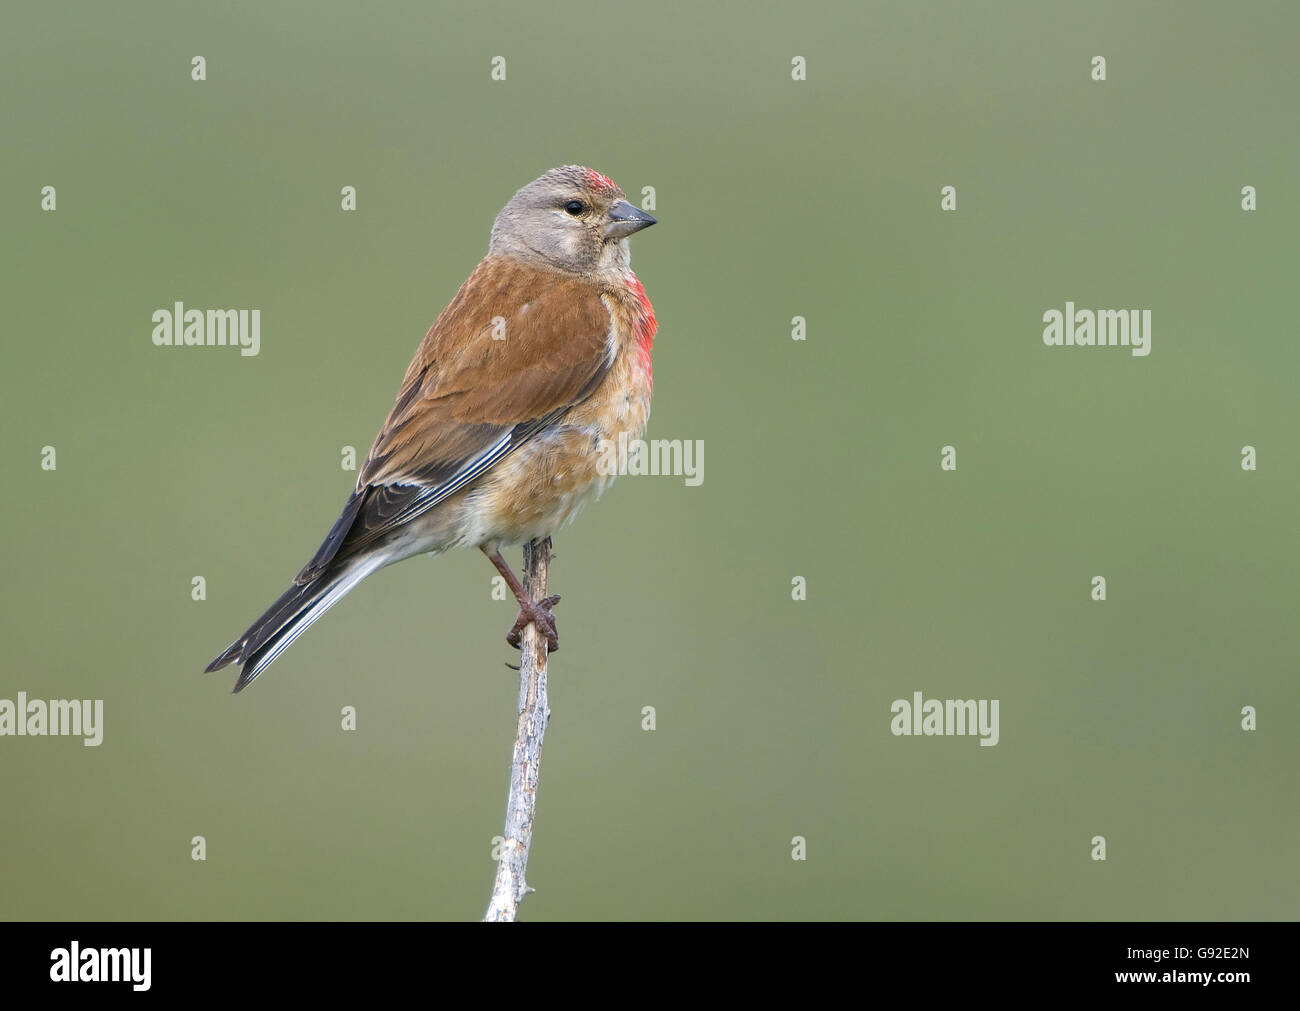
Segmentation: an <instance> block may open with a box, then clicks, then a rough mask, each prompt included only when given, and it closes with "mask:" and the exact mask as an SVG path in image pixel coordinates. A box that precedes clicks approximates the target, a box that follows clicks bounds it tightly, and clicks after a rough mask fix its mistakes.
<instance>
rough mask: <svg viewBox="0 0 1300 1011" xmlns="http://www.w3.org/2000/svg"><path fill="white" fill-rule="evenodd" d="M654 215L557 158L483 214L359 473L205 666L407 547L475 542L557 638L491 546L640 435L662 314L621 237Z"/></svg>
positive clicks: (287, 632) (294, 622) (265, 644)
mask: <svg viewBox="0 0 1300 1011" xmlns="http://www.w3.org/2000/svg"><path fill="white" fill-rule="evenodd" d="M653 224H656V219H655V218H654V217H653V216H651V215H650V214H648V213H647V212H646V211H644V210H642V209H640V208H638V207H635V206H633V205H632V204H631V203H629V201H628V200H627V196H626V194H625V193H624V192H623V190H622V189H620V188H619V187H618V185H617V184H616V183H615V182H614V181H613V180H612V179H610V178H609V177H608V176H605V175H602V174H601V173H599V172H597V171H595V170H594V169H590V168H586V167H584V166H581V165H563V166H560V167H559V168H553V169H551V170H550V171H548V172H545V173H543V174H542V175H541V176H539V177H538V178H536V179H534V180H533V181H532V182H530V183H528V184H527V185H526V186H524V187H522V188H521V189H520V190H518V191H517V192H516V193H515V194H514V196H513V197H511V198H510V200H509V202H508V203H507V204H506V205H505V207H504V208H503V209H502V210H501V212H500V213H499V214H498V215H497V216H496V219H495V221H494V222H493V225H492V231H491V235H490V239H489V242H488V251H487V255H486V256H485V257H484V258H483V260H482V261H481V262H480V263H479V264H478V266H476V267H475V268H474V270H473V271H472V272H471V273H470V275H469V277H468V278H467V279H466V280H465V283H464V284H462V285H461V286H460V288H459V290H458V291H457V292H456V294H455V296H454V297H453V298H452V300H451V302H450V303H448V305H447V307H446V308H445V309H443V311H442V312H441V313H440V314H439V315H438V317H437V319H436V320H434V323H433V325H432V326H431V327H430V328H429V331H428V333H426V334H425V336H424V339H423V341H421V343H420V346H419V348H418V349H417V350H416V352H415V357H414V358H413V359H412V360H411V364H410V366H409V367H408V368H407V370H406V375H405V377H404V378H403V379H402V383H401V386H400V388H399V390H398V393H397V398H396V401H395V402H394V404H393V407H392V410H391V411H390V412H389V414H388V417H387V419H386V420H385V421H384V423H383V426H382V427H381V428H380V430H379V433H378V435H376V436H375V440H374V443H373V444H372V445H371V447H370V451H369V453H368V454H367V456H366V460H365V463H364V465H363V466H362V467H361V470H360V472H359V473H358V477H357V483H356V487H355V488H354V489H353V491H352V492H351V494H350V495H349V496H348V499H347V502H346V504H345V505H344V507H343V512H342V514H341V515H340V516H339V518H338V520H337V521H336V522H335V523H334V526H333V527H332V528H331V529H330V531H329V533H328V534H327V535H326V537H325V540H324V541H323V542H322V543H321V546H320V548H319V549H318V550H317V551H316V554H315V555H313V556H312V558H311V560H310V561H308V562H307V564H306V565H304V566H303V568H302V570H301V571H300V572H299V573H298V575H297V576H296V577H295V578H294V580H293V583H292V585H290V587H289V588H288V589H287V590H285V591H284V593H283V594H281V595H280V597H279V599H278V600H276V601H275V603H273V604H272V605H271V606H270V607H269V608H267V610H266V612H265V613H264V614H263V615H262V616H261V617H260V618H258V619H257V620H256V621H255V622H253V624H252V625H250V626H249V627H248V629H247V631H245V632H244V633H243V635H241V636H240V637H239V638H238V639H236V640H235V641H234V642H233V643H231V644H230V646H229V647H227V648H226V649H225V650H224V651H223V652H222V653H221V654H220V655H219V656H218V657H217V658H216V659H215V660H213V661H212V663H210V664H209V665H208V667H207V671H208V672H212V671H216V670H220V669H221V668H223V667H226V666H227V665H229V664H238V665H239V666H240V671H239V677H238V680H237V681H236V683H235V687H234V691H235V692H240V691H243V689H245V688H246V687H248V685H249V684H250V683H251V682H252V681H253V680H254V679H255V678H256V677H257V676H258V675H259V674H261V673H262V671H264V670H266V668H267V667H268V666H269V665H270V664H271V663H272V662H273V661H274V660H275V659H276V658H277V657H278V656H279V655H280V654H281V653H282V652H283V651H284V650H285V649H286V648H287V647H288V646H289V645H290V644H291V643H292V642H293V641H294V640H295V639H297V638H298V636H299V635H301V634H302V633H303V632H304V631H306V629H307V628H308V627H309V626H311V625H312V624H313V623H314V622H316V621H317V620H319V619H320V617H321V616H322V615H323V614H325V612H326V611H328V610H329V609H330V608H331V607H333V606H334V605H335V604H337V603H338V602H339V601H340V600H341V599H342V598H343V597H344V596H345V595H346V594H347V593H349V592H350V591H351V590H352V589H353V588H355V587H356V586H357V584H358V583H360V582H361V581H362V580H363V579H365V578H366V577H367V576H369V575H370V574H371V573H373V572H375V571H377V570H378V569H381V568H383V567H384V566H387V565H391V564H393V563H394V562H398V561H401V560H403V559H405V558H409V557H412V556H414V555H419V554H430V555H437V554H441V553H442V552H444V551H448V550H450V549H453V548H461V547H470V548H478V549H479V550H480V551H482V552H483V553H484V554H485V555H486V556H487V557H488V559H489V560H490V561H491V562H492V564H493V565H494V566H495V567H496V569H497V571H498V572H499V573H500V574H501V576H502V577H503V578H504V580H505V582H506V585H507V586H509V587H510V590H511V592H512V593H513V594H514V596H515V599H516V600H517V601H518V603H519V617H518V618H517V620H516V621H515V623H514V625H513V626H512V627H511V629H510V631H509V632H508V633H507V636H506V641H507V642H508V643H509V644H510V645H512V646H514V647H516V648H518V647H519V644H520V640H521V634H522V631H523V629H524V628H525V627H526V626H527V625H528V624H529V623H533V624H535V625H536V626H537V629H538V631H539V632H540V633H541V634H542V635H543V636H545V638H546V643H547V648H548V650H549V651H552V652H553V651H555V650H556V649H558V648H559V634H558V632H557V630H556V625H555V616H554V614H553V613H552V608H554V606H555V605H556V604H557V603H558V602H559V599H560V598H559V597H558V596H550V597H546V598H545V599H543V600H533V599H532V598H531V597H530V596H529V595H528V593H527V591H526V590H525V588H524V586H523V584H522V583H521V582H520V580H519V578H518V577H517V576H516V575H515V574H514V572H513V570H512V569H511V568H510V565H509V564H508V563H507V562H506V560H505V559H504V558H503V557H502V554H501V550H502V548H503V547H508V546H511V545H517V544H521V543H525V542H527V541H530V540H532V539H534V538H540V537H548V536H551V535H552V534H553V533H554V532H555V531H557V530H558V529H560V528H561V527H563V526H564V525H565V524H567V523H568V522H570V521H571V520H572V519H573V518H574V517H575V516H576V515H577V513H578V511H579V510H580V509H581V508H582V506H583V505H584V504H585V503H586V502H588V501H589V500H590V499H591V498H593V497H597V496H599V494H600V493H601V492H602V491H603V490H604V488H605V487H606V486H607V485H608V484H609V483H610V482H611V481H612V480H613V479H614V477H615V476H616V474H615V473H612V472H611V471H612V470H616V468H611V467H609V466H608V462H607V461H608V457H607V456H606V457H605V458H604V462H602V453H601V447H602V445H607V443H605V442H604V441H603V440H613V441H615V442H617V441H618V440H619V438H620V436H622V435H624V434H626V438H627V439H628V440H629V442H631V441H632V440H636V439H639V438H640V437H641V435H642V434H643V433H644V431H645V428H646V424H647V421H648V419H649V415H650V398H651V392H652V388H653V384H654V379H653V372H652V367H651V349H652V347H653V344H654V337H655V333H656V330H657V328H658V324H657V322H656V320H655V313H654V308H653V306H652V305H651V304H650V299H649V298H648V297H647V295H646V292H645V287H644V286H643V285H642V283H641V282H640V280H638V278H637V276H636V274H635V273H633V272H632V269H631V254H630V250H629V245H628V241H627V240H628V237H629V236H631V235H633V234H634V233H636V232H639V231H640V230H641V229H643V228H647V227H649V226H650V225H653Z"/></svg>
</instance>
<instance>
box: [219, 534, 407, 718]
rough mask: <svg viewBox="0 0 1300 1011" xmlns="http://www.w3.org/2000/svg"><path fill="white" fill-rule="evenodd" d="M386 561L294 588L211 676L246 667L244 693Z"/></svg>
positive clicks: (360, 563)
mask: <svg viewBox="0 0 1300 1011" xmlns="http://www.w3.org/2000/svg"><path fill="white" fill-rule="evenodd" d="M385 561H386V559H384V558H383V557H381V556H377V555H371V556H370V557H366V558H359V559H357V560H356V561H353V562H352V563H351V564H349V565H344V566H339V567H335V568H329V569H326V570H325V571H324V572H321V573H320V574H319V575H317V576H316V577H314V578H313V579H311V580H309V581H308V582H306V583H303V584H302V585H298V584H294V585H293V586H290V587H289V589H287V590H285V591H284V593H282V594H281V595H280V599H279V600H277V601H276V602H275V603H274V604H272V605H271V606H270V607H269V608H267V610H266V613H265V614H263V615H262V616H261V617H260V618H258V619H257V621H255V622H253V624H252V625H251V626H249V629H248V631H247V632H245V633H244V634H243V635H241V636H240V637H239V638H238V639H236V640H235V641H234V642H232V643H231V644H230V646H229V647H228V648H227V649H226V650H225V652H223V653H222V654H221V655H220V656H219V657H217V658H216V659H215V660H213V661H212V663H210V664H208V666H207V671H208V672H209V673H211V672H212V671H215V670H220V669H221V668H222V667H225V666H226V665H227V664H231V663H238V664H242V665H243V667H242V669H241V670H240V672H239V680H238V681H236V682H235V691H237V692H241V691H243V690H244V689H245V688H246V687H247V686H248V684H249V682H251V681H252V680H253V678H255V677H257V675H259V674H261V673H262V671H264V670H266V668H267V667H269V666H270V665H271V663H272V662H273V661H274V660H275V658H276V657H278V656H279V655H280V654H281V653H282V652H284V650H286V649H287V648H288V647H289V644H290V643H291V642H293V641H294V640H295V639H296V638H298V636H300V635H302V633H303V632H305V631H307V628H308V626H310V625H311V623H312V622H314V621H315V620H316V619H317V618H319V617H320V616H321V615H323V614H324V613H325V612H326V611H328V610H329V609H330V608H331V607H333V606H334V605H335V604H336V603H338V602H339V601H340V600H341V599H343V596H344V595H345V594H346V593H347V592H348V591H349V590H351V589H352V587H354V586H356V585H357V583H359V582H361V580H363V579H365V578H366V576H368V575H370V573H372V572H374V571H375V569H377V568H379V567H380V566H382V565H383V564H384V562H385Z"/></svg>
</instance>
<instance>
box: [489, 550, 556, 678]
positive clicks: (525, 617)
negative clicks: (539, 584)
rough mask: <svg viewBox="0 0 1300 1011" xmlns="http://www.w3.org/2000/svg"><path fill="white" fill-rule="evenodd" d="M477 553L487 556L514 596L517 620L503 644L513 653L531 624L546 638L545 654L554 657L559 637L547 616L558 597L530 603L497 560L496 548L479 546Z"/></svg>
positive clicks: (515, 579) (503, 563)
mask: <svg viewBox="0 0 1300 1011" xmlns="http://www.w3.org/2000/svg"><path fill="white" fill-rule="evenodd" d="M479 550H481V551H482V552H483V554H485V555H487V556H488V560H489V561H491V562H492V564H493V565H495V566H496V567H497V571H498V572H499V573H501V578H502V579H504V580H505V581H506V585H507V586H508V587H510V592H511V593H513V594H514V595H515V600H517V601H519V617H518V618H516V619H515V623H514V624H513V625H512V626H510V631H509V632H507V633H506V642H508V643H510V645H511V646H513V647H514V648H515V649H519V643H520V641H521V639H522V637H523V633H524V626H525V625H528V624H533V625H536V626H537V631H539V632H541V633H542V635H544V636H546V649H547V651H548V652H551V653H554V652H555V651H556V650H558V649H559V648H560V636H559V633H558V632H556V630H555V615H553V614H552V613H551V608H553V607H554V606H555V605H556V604H558V603H559V602H560V597H559V594H555V595H554V596H550V597H546V598H544V599H542V600H533V599H532V598H531V597H529V596H528V593H527V591H526V590H524V586H523V584H522V583H521V582H519V577H518V576H516V575H515V574H514V571H513V570H512V569H511V568H510V564H509V563H508V562H507V561H506V560H505V559H504V558H502V557H501V550H500V549H499V548H493V549H492V550H491V551H489V550H488V549H487V547H486V546H480V549H479Z"/></svg>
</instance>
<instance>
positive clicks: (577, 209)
mask: <svg viewBox="0 0 1300 1011" xmlns="http://www.w3.org/2000/svg"><path fill="white" fill-rule="evenodd" d="M564 209H565V211H567V212H568V213H569V214H572V215H573V216H574V217H575V218H576V217H577V216H578V215H579V214H581V213H582V212H583V211H585V210H586V207H585V206H583V203H582V201H581V200H570V201H569V202H568V203H567V204H565V205H564Z"/></svg>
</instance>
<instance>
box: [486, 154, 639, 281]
mask: <svg viewBox="0 0 1300 1011" xmlns="http://www.w3.org/2000/svg"><path fill="white" fill-rule="evenodd" d="M654 223H655V219H654V218H652V217H651V216H650V215H649V214H647V213H646V212H645V211H642V210H639V209H638V208H636V207H633V206H632V205H631V204H630V203H628V201H627V198H626V197H625V196H624V194H623V191H622V190H621V189H619V188H618V186H617V185H615V183H614V181H613V180H612V179H609V178H607V177H606V176H603V175H601V174H600V173H599V172H596V171H594V170H593V169H589V168H583V167H582V166H581V165H564V166H561V167H560V168H554V169H551V170H550V171H549V172H547V173H546V174H545V175H542V176H539V177H538V178H536V179H534V180H533V181H532V182H530V183H529V184H528V185H527V186H525V187H524V188H523V189H521V190H520V191H519V192H518V193H516V194H515V195H514V196H513V197H511V198H510V202H509V203H508V204H506V205H505V207H504V208H503V209H502V211H501V213H500V214H498V215H497V219H496V222H495V223H494V224H493V225H492V241H491V244H490V245H489V247H488V254H489V255H491V256H513V257H516V258H518V259H521V260H524V261H525V262H528V263H535V264H538V265H539V266H549V267H552V268H554V269H558V270H563V271H567V272H569V273H574V274H582V275H586V276H601V275H607V274H616V273H622V272H623V271H625V270H627V268H628V263H629V262H630V253H629V251H628V246H627V237H628V236H629V235H631V234H632V233H633V232H639V231H640V230H641V229H642V228H646V227H648V226H650V225H653V224H654Z"/></svg>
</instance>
